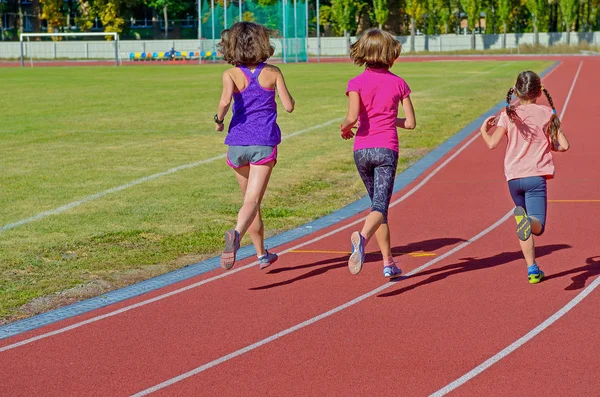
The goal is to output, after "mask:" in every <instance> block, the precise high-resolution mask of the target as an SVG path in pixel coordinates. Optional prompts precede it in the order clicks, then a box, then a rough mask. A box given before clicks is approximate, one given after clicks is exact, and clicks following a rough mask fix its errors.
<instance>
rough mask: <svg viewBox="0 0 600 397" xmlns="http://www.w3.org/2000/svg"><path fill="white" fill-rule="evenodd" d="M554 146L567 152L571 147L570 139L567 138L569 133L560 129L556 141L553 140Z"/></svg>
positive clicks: (556, 149) (559, 150) (560, 150)
mask: <svg viewBox="0 0 600 397" xmlns="http://www.w3.org/2000/svg"><path fill="white" fill-rule="evenodd" d="M557 143H558V145H557ZM552 146H553V147H554V148H555V151H557V152H566V151H567V150H569V148H570V147H571V145H570V144H569V141H568V140H567V135H566V134H565V132H564V131H563V130H562V128H561V129H560V130H559V131H558V134H557V135H556V142H553V145H552Z"/></svg>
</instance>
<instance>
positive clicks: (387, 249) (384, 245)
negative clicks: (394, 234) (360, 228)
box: [375, 223, 392, 264]
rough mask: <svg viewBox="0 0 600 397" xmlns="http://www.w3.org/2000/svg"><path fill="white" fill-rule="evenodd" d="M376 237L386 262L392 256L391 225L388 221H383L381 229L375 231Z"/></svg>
mask: <svg viewBox="0 0 600 397" xmlns="http://www.w3.org/2000/svg"><path fill="white" fill-rule="evenodd" d="M375 238H377V245H379V250H380V251H381V256H383V260H384V264H385V261H386V259H387V258H389V257H390V256H392V247H391V244H390V227H389V226H388V224H387V223H382V224H381V226H379V229H377V231H376V232H375Z"/></svg>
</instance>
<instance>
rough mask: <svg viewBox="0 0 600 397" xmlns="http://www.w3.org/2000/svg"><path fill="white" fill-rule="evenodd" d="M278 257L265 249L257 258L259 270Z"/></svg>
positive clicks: (269, 264)
mask: <svg viewBox="0 0 600 397" xmlns="http://www.w3.org/2000/svg"><path fill="white" fill-rule="evenodd" d="M278 258H279V257H278V256H277V254H272V253H270V252H269V251H266V250H265V254H264V255H263V256H260V257H259V258H258V265H259V266H260V270H262V269H266V268H267V267H269V266H271V265H272V264H273V263H275V261H276V260H277V259H278Z"/></svg>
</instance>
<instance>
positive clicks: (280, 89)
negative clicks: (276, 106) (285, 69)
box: [275, 70, 296, 113]
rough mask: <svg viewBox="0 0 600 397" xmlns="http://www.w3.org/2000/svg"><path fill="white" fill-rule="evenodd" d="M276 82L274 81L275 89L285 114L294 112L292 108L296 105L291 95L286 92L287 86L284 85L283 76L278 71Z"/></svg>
mask: <svg viewBox="0 0 600 397" xmlns="http://www.w3.org/2000/svg"><path fill="white" fill-rule="evenodd" d="M278 72H279V73H278V74H277V80H276V81H275V88H277V95H279V99H281V104H282V105H283V108H284V109H285V111H286V112H288V113H292V112H293V111H294V106H295V105H296V101H294V98H292V95H291V94H290V92H289V91H288V88H287V86H286V85H285V80H284V78H283V74H282V73H281V71H279V70H278Z"/></svg>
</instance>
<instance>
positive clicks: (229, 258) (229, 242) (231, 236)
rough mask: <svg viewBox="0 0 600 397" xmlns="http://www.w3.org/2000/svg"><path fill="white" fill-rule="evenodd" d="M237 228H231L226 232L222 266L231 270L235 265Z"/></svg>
mask: <svg viewBox="0 0 600 397" xmlns="http://www.w3.org/2000/svg"><path fill="white" fill-rule="evenodd" d="M236 253H237V249H236V247H235V230H233V229H230V230H228V231H226V232H225V249H224V250H223V253H222V254H221V267H222V268H223V269H225V270H230V269H231V268H232V267H233V265H235V254H236Z"/></svg>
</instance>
